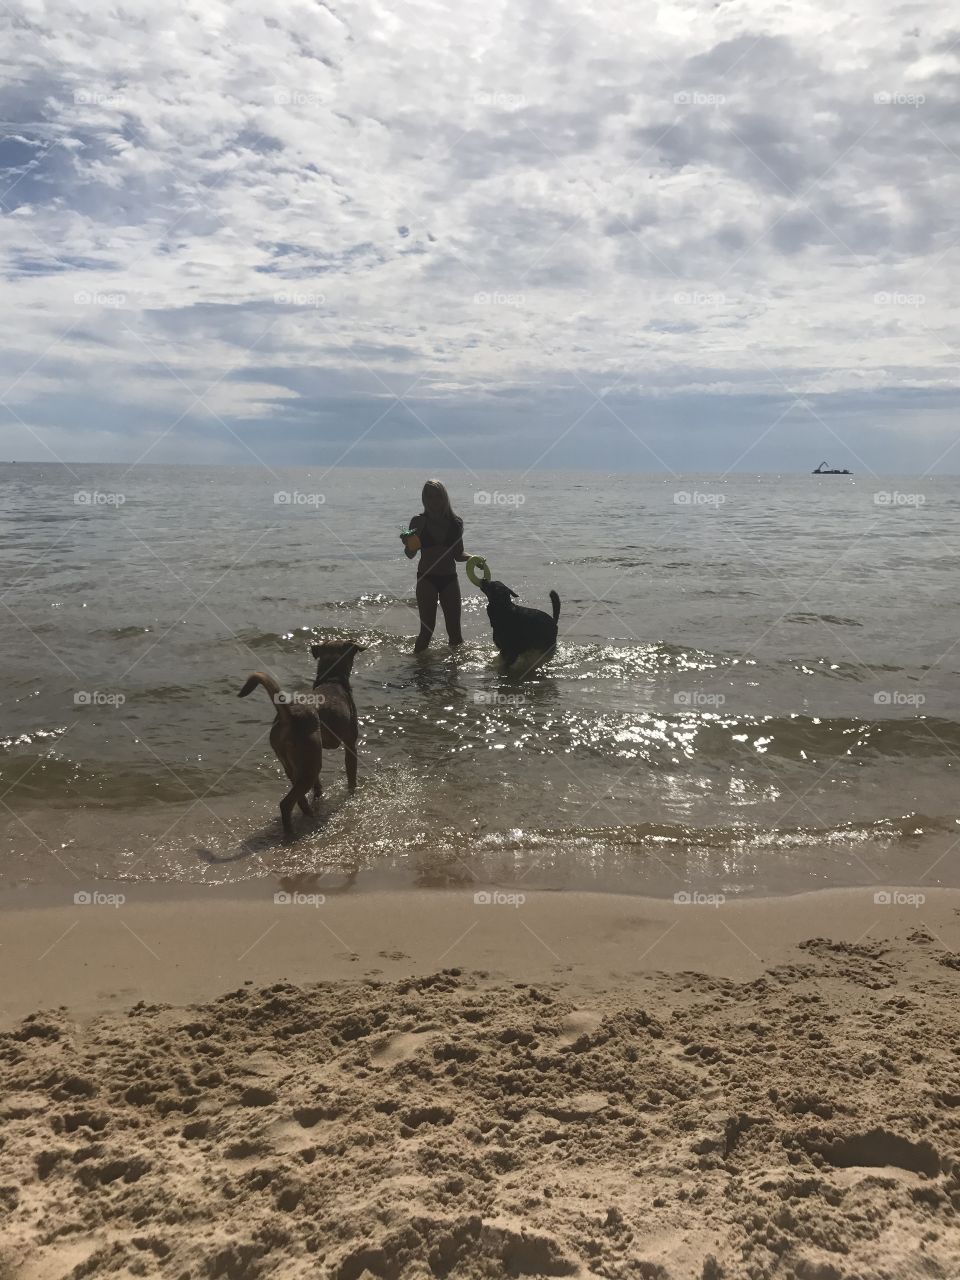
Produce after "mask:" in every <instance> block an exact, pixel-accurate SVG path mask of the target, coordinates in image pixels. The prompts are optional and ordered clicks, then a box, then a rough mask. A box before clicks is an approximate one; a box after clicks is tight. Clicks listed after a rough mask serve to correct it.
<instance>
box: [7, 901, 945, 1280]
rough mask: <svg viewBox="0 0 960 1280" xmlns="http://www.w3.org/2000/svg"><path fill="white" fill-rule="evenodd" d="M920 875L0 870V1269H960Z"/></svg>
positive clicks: (937, 967) (670, 1272)
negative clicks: (151, 885) (742, 880)
mask: <svg viewBox="0 0 960 1280" xmlns="http://www.w3.org/2000/svg"><path fill="white" fill-rule="evenodd" d="M924 892H925V893H926V895H927V897H926V902H925V903H924V904H923V905H922V906H919V907H916V906H910V905H900V906H898V905H889V906H887V905H876V904H875V903H874V901H873V894H872V892H866V891H863V892H861V891H845V892H843V893H831V894H818V895H805V896H803V897H799V898H790V899H776V900H769V901H755V902H745V903H728V904H726V905H724V906H722V907H720V908H716V909H714V908H710V907H693V906H688V907H678V906H675V905H674V904H672V903H664V902H652V901H650V900H644V899H631V898H623V897H605V896H601V895H595V896H591V895H559V894H554V895H551V894H536V895H530V896H529V897H528V900H527V901H526V902H525V903H524V904H523V905H522V906H521V907H518V908H513V907H508V906H499V907H498V906H494V905H490V906H477V905H475V904H474V903H473V901H472V897H469V896H468V895H460V894H454V893H449V894H427V893H410V894H401V895H389V896H388V895H378V894H359V895H357V894H355V895H345V896H343V897H339V898H337V897H328V899H327V902H326V903H325V904H324V905H323V906H322V907H319V908H310V907H307V906H302V907H295V906H293V905H292V904H291V905H284V906H280V907H274V906H273V904H272V903H263V902H257V901H252V900H251V901H238V902H233V901H223V900H219V899H218V900H210V899H208V900H202V899H192V900H189V901H186V900H185V901H181V902H167V903H150V902H141V903H126V904H124V905H123V906H122V907H120V908H118V909H112V908H107V907H103V908H96V907H93V906H90V907H79V908H73V907H69V908H63V907H57V908H54V907H37V908H24V907H22V906H11V905H9V904H8V905H7V906H6V907H5V908H4V909H2V910H0V927H2V939H0V940H2V946H0V976H2V979H3V995H2V997H0V999H2V1003H3V1004H4V1006H5V1014H4V1017H5V1025H6V1028H7V1029H6V1030H5V1032H4V1033H3V1034H2V1036H0V1111H2V1123H0V1213H2V1214H3V1219H4V1222H3V1229H2V1236H0V1239H2V1245H0V1277H3V1278H4V1280H9V1278H10V1277H16V1278H17V1280H53V1278H54V1277H67V1276H71V1277H78V1278H79V1277H106V1276H128V1275H142V1276H164V1277H177V1278H180V1280H190V1278H192V1277H208V1276H209V1277H227V1278H228V1280H247V1278H248V1277H249V1278H251V1280H252V1278H253V1277H267V1276H277V1277H284V1278H286V1277H291V1278H296V1277H300V1276H319V1277H331V1278H335V1280H370V1278H371V1277H377V1278H382V1280H394V1278H398V1280H399V1278H401V1277H408V1276H409V1277H416V1278H419V1280H426V1278H427V1277H433V1276H464V1277H481V1276H482V1277H487V1276H489V1277H497V1276H504V1275H526V1276H606V1277H653V1278H656V1277H663V1278H664V1280H665V1278H667V1277H671V1278H682V1280H691V1278H692V1280H717V1278H718V1277H727V1278H731V1280H732V1278H738V1277H751V1278H759V1277H767V1276H772V1277H795V1278H796V1280H838V1278H840V1277H842V1278H843V1280H853V1278H854V1277H859V1278H860V1280H880V1278H881V1277H882V1278H884V1280H909V1278H910V1277H917V1278H918V1280H919V1277H924V1278H930V1277H944V1278H951V1280H957V1277H960V1219H958V1212H960V1036H958V1032H960V1006H958V1000H957V996H958V987H960V957H958V955H957V953H956V947H957V944H958V939H960V893H958V892H956V891H949V890H925V891H924ZM227 988H232V989H230V990H228V991H227V994H222V992H223V991H224V990H225V989H227ZM187 1001H193V1002H195V1003H193V1004H192V1005H187V1004H186V1003H185V1002H187ZM58 1005H60V1006H64V1007H62V1008H57V1007H56V1006H58ZM24 1015H26V1016H24Z"/></svg>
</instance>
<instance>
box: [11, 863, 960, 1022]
mask: <svg viewBox="0 0 960 1280" xmlns="http://www.w3.org/2000/svg"><path fill="white" fill-rule="evenodd" d="M301 884H302V882H301ZM128 888H129V886H128ZM171 888H173V889H175V890H176V889H177V887H176V886H163V888H162V890H158V889H156V888H155V887H154V888H153V890H152V892H147V893H144V894H142V896H141V895H138V897H137V898H132V897H127V899H126V901H123V902H116V901H113V900H112V895H124V896H125V891H124V888H123V886H122V885H116V886H113V885H109V886H105V887H104V888H103V889H98V890H96V892H97V893H99V894H100V895H101V897H100V899H99V900H98V901H96V902H89V903H86V904H78V905H74V904H70V905H64V904H63V902H62V899H61V900H59V901H55V900H53V899H51V897H50V895H49V894H48V893H47V892H45V891H42V892H34V893H30V894H29V895H28V898H27V899H24V898H23V897H21V896H20V894H21V892H22V891H19V890H14V891H9V890H8V891H5V892H4V893H2V894H0V983H2V985H3V989H4V998H3V999H2V1001H0V1006H2V1007H0V1027H8V1026H10V1025H12V1023H13V1022H15V1021H16V1020H17V1019H19V1018H22V1017H24V1016H26V1015H27V1014H30V1013H32V1012H35V1011H36V1010H37V1009H41V1008H55V1007H58V1006H66V1007H67V1008H68V1009H70V1010H71V1011H72V1012H73V1013H74V1014H75V1015H77V1016H79V1017H81V1018H89V1017H94V1016H96V1015H97V1014H98V1013H101V1012H105V1011H116V1010H118V1009H124V1008H128V1007H129V1006H131V1005H133V1004H135V1003H137V1002H138V1001H140V1000H146V1001H148V1002H152V1001H162V1002H164V1003H170V1004H174V1005H184V1004H187V1003H190V1002H194V1001H199V1000H205V999H212V998H216V997H218V996H219V995H221V994H222V992H223V991H225V990H227V989H229V988H231V987H237V986H239V985H241V984H243V983H253V984H256V985H266V984H269V983H270V982H274V981H288V982H297V983H310V982H318V981H345V980H355V979H361V980H363V979H371V980H377V981H380V980H390V981H397V980H400V979H403V978H408V977H411V976H413V977H419V976H423V975H424V974H426V973H430V972H434V971H436V970H437V969H440V968H443V967H456V968H460V969H464V970H470V971H472V972H477V971H479V972H482V973H484V974H485V975H488V976H489V977H490V978H491V979H495V980H498V981H562V982H564V983H566V984H568V985H571V986H572V987H576V988H578V989H583V990H587V989H597V988H601V987H604V988H610V989H624V988H629V987H630V986H631V985H632V984H636V983H637V982H639V981H641V980H652V979H655V978H656V975H658V974H675V973H679V972H697V973H701V974H704V975H707V976H710V977H716V978H722V979H724V980H729V981H738V982H742V981H749V980H751V979H753V978H756V977H757V976H758V975H759V974H761V973H762V972H763V971H764V970H765V969H767V968H769V967H771V966H776V965H778V964H782V963H785V962H787V960H788V959H789V958H790V956H791V955H792V954H793V953H794V951H795V949H796V947H797V946H798V945H799V944H800V943H802V942H804V941H806V940H809V939H811V938H818V937H825V936H826V937H829V938H830V939H831V940H832V941H833V942H835V943H838V944H841V943H842V944H844V945H858V944H860V943H862V942H864V941H865V940H869V941H870V942H871V943H875V942H877V941H880V940H883V939H886V938H896V937H901V936H906V935H908V934H909V933H911V932H913V931H916V930H918V929H920V928H922V929H924V930H926V931H928V932H929V933H930V935H931V938H932V939H933V945H935V946H937V947H939V948H940V949H942V951H943V952H944V953H945V954H946V953H955V952H956V951H957V950H958V949H960V889H947V888H935V889H931V888H930V887H929V886H919V887H917V888H915V889H910V888H906V887H898V888H896V889H887V888H883V889H877V888H875V887H873V888H870V889H824V890H818V891H814V892H806V893H798V894H794V895H789V896H786V895H785V896H778V897H767V898H742V899H734V898H728V899H726V900H725V901H723V902H722V903H719V904H717V903H711V902H710V901H709V895H706V897H707V898H708V901H706V902H692V903H686V904H678V903H676V902H674V901H671V900H669V899H662V898H651V897H643V896H640V895H627V894H609V893H580V892H572V891H550V890H534V891H527V892H526V893H524V892H522V891H518V890H517V889H516V888H515V887H514V886H510V885H508V886H507V887H506V888H504V889H494V888H487V887H484V888H483V889H479V888H476V887H474V886H471V888H470V889H469V890H455V889H405V890H399V891H389V892H386V891H382V890H376V889H370V890H365V891H363V892H354V891H353V890H349V889H347V890H341V891H340V892H337V891H336V890H335V889H331V887H330V886H326V888H325V889H324V888H323V886H320V885H316V884H315V885H313V886H311V887H310V888H309V889H305V888H302V887H300V888H298V887H295V886H293V885H291V886H290V887H289V889H281V888H274V889H272V890H271V892H270V893H269V895H268V894H266V893H264V892H263V891H262V889H260V890H258V891H257V892H256V893H255V892H253V891H252V890H251V889H250V888H249V887H245V886H237V885H228V886H217V887H215V888H214V887H211V888H208V889H201V890H199V891H198V890H197V887H196V886H183V887H180V888H179V891H175V892H173V893H171V892H169V890H170V889H171ZM238 889H239V890H240V892H238ZM475 893H481V894H482V893H487V894H489V895H490V897H491V899H492V900H491V901H489V902H482V903H478V902H476V901H475V900H474V894H475ZM878 893H880V894H884V893H886V894H888V895H889V897H890V899H891V900H890V901H887V902H877V901H876V900H875V895H876V894H878ZM274 894H277V895H278V896H279V897H280V898H281V899H282V898H285V900H279V901H278V900H275V899H274ZM298 895H299V896H298ZM702 896H703V895H702ZM517 898H519V899H522V901H514V899H517ZM321 899H322V901H321Z"/></svg>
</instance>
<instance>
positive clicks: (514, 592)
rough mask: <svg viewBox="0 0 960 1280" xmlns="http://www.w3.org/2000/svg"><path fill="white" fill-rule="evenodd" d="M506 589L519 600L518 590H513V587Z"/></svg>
mask: <svg viewBox="0 0 960 1280" xmlns="http://www.w3.org/2000/svg"><path fill="white" fill-rule="evenodd" d="M507 590H508V591H509V592H510V594H511V595H512V596H513V598H514V600H519V599H520V592H519V591H514V589H513V587H507Z"/></svg>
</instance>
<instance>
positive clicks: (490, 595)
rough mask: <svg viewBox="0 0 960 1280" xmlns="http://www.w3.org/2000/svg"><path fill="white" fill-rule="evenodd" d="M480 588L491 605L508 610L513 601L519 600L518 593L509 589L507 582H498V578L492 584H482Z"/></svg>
mask: <svg viewBox="0 0 960 1280" xmlns="http://www.w3.org/2000/svg"><path fill="white" fill-rule="evenodd" d="M479 587H480V590H481V591H482V592H483V594H484V595H485V596H486V597H487V600H488V601H489V603H490V604H492V605H499V606H500V608H507V607H508V606H509V604H510V601H511V600H518V599H519V596H518V595H517V593H516V591H514V590H513V589H512V588H511V587H508V586H507V584H506V583H505V582H497V580H496V578H493V579H492V580H491V581H490V582H480V583H479Z"/></svg>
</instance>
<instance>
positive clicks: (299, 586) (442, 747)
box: [0, 464, 960, 895]
mask: <svg viewBox="0 0 960 1280" xmlns="http://www.w3.org/2000/svg"><path fill="white" fill-rule="evenodd" d="M424 478H425V477H424V476H422V475H421V474H420V473H418V472H413V471H402V470H392V471H387V470H383V471H370V470H367V471H362V470H350V469H343V468H338V469H335V470H330V471H324V470H322V469H319V468H318V469H315V470H312V471H311V470H305V469H290V470H277V471H273V472H271V471H268V470H266V469H264V468H262V467H257V466H250V467H235V468H227V467H171V466H150V465H144V464H141V465H137V466H135V467H133V468H132V469H128V468H127V467H125V466H122V465H118V466H93V465H76V466H73V467H71V468H65V467H63V466H61V465H49V466H48V465H41V464H16V465H2V466H0V495H2V504H0V505H2V511H0V562H2V565H3V580H2V582H0V836H2V839H0V882H2V884H3V885H5V886H7V887H11V886H24V885H42V884H58V885H59V884H63V885H65V886H71V887H74V888H76V889H84V888H87V889H89V888H91V887H95V886H96V884H97V883H100V882H102V881H116V880H118V879H119V880H125V881H127V882H128V883H130V884H132V883H133V882H141V883H144V882H160V883H164V884H170V883H172V882H177V883H180V884H183V883H200V882H202V883H224V882H240V881H248V880H253V879H256V878H260V879H264V878H266V880H267V883H273V882H275V881H276V879H277V877H285V881H284V882H285V883H292V882H295V883H298V884H301V885H305V886H309V885H314V886H321V887H322V886H329V887H330V888H333V887H335V886H340V887H344V886H350V885H357V886H363V885H388V884H390V885H419V886H430V885H437V886H452V885H459V886H471V885H481V886H482V885H490V884H493V885H502V886H510V887H512V888H513V889H514V890H515V891H516V890H518V889H519V888H522V887H523V886H529V887H530V888H531V889H532V888H539V889H543V888H556V889H562V888H568V887H578V888H595V889H608V890H614V891H622V892H636V893H650V894H656V895H672V894H674V893H677V892H689V893H691V894H697V893H702V894H711V893H713V894H717V893H723V894H726V895H734V894H741V895H742V894H761V893H783V892H794V891H799V890H805V889H813V888H818V887H827V886H839V885H865V886H874V887H875V888H877V890H878V891H880V890H882V889H883V888H884V887H885V886H889V885H897V884H899V885H905V884H911V885H931V886H933V885H953V886H957V885H960V851H958V841H960V789H958V785H957V784H958V762H960V678H958V668H960V604H958V588H960V577H958V573H957V556H958V552H960V492H958V485H957V481H956V480H955V479H954V478H952V477H938V478H935V479H923V480H918V479H915V478H914V479H910V478H887V477H885V478H883V479H875V478H873V477H864V476H812V475H745V474H737V475H729V476H725V477H720V476H709V475H685V476H681V477H673V476H670V475H666V474H658V475H636V474H634V475H630V474H627V475H623V474H621V475H604V474H586V473H584V474H576V473H570V472H539V473H535V474H531V475H529V476H520V475H510V474H504V473H492V472H491V473H483V474H481V475H479V476H474V475H471V474H469V473H466V472H446V473H442V478H443V479H444V480H445V481H446V482H447V484H448V487H449V489H450V491H451V495H452V497H453V500H454V505H455V507H456V508H457V509H458V510H459V512H460V513H461V514H462V516H463V518H464V520H465V522H466V546H467V549H468V550H469V551H471V552H477V553H482V554H484V555H485V556H486V557H487V559H488V560H489V562H490V564H491V566H492V569H493V574H494V576H495V577H497V578H500V579H501V580H503V581H504V582H506V583H507V584H508V585H510V586H511V587H513V588H514V589H515V590H517V591H518V592H519V593H520V596H521V599H522V603H524V604H527V605H532V606H536V607H540V608H547V609H549V607H550V606H549V600H548V594H547V593H548V591H549V590H550V589H551V588H555V589H556V590H557V591H558V592H559V594H560V596H561V599H562V602H563V603H562V613H561V618H560V633H561V642H560V645H559V649H558V652H557V655H556V657H555V659H554V660H553V661H552V662H551V663H550V664H549V665H548V666H546V667H544V668H542V669H541V670H539V671H538V672H537V673H536V674H535V675H534V676H532V677H530V678H528V679H524V680H518V679H515V678H514V677H512V676H511V675H510V674H509V673H504V672H503V671H501V670H500V669H499V666H498V663H497V661H496V655H495V651H494V649H493V647H492V643H491V638H490V628H489V625H488V622H487V619H486V615H485V612H484V608H483V604H484V602H483V600H482V597H481V596H480V593H479V592H478V591H477V590H476V589H474V588H473V587H471V586H470V585H469V583H467V582H466V580H465V579H463V595H464V634H465V637H466V644H465V645H464V646H463V647H462V648H461V649H459V650H456V651H451V650H450V649H448V647H447V646H446V644H445V637H444V636H443V635H442V633H441V635H440V636H439V637H438V638H437V639H436V640H435V642H434V646H433V647H432V648H431V649H430V650H429V651H428V652H427V653H426V654H424V655H421V656H417V657H415V656H414V655H413V653H412V651H411V650H412V637H413V636H414V635H415V633H416V631H417V617H416V609H415V601H414V581H415V566H414V565H413V564H412V563H410V562H408V561H407V560H406V559H405V558H404V557H403V554H402V548H401V543H400V540H399V537H398V533H399V531H400V529H401V528H402V527H404V526H405V525H406V524H407V522H408V521H409V518H410V517H411V516H412V515H413V514H414V513H415V512H417V511H418V510H419V507H420V503H419V491H420V487H421V484H422V481H423V479H424ZM278 495H279V497H278ZM461 576H462V574H461ZM321 637H343V638H351V639H355V640H356V641H358V643H361V644H363V645H365V646H366V648H365V650H364V652H363V653H361V654H360V656H359V657H358V659H357V662H356V666H355V669H354V680H353V688H354V693H355V697H356V701H357V705H358V707H359V712H360V725H361V734H362V739H361V748H360V751H361V762H360V786H359V788H358V790H357V791H356V793H355V794H354V795H352V796H350V795H348V794H347V792H346V788H345V782H344V774H343V759H342V753H338V752H332V753H327V755H326V756H325V765H324V791H325V794H324V800H323V804H322V808H321V811H320V814H319V816H318V818H317V821H316V822H314V823H309V822H307V820H305V819H304V818H303V817H302V816H298V818H297V820H296V821H297V824H298V825H297V832H298V836H297V839H296V840H295V841H294V842H293V843H290V844H284V843H283V842H282V841H281V838H280V829H279V820H278V809H277V804H278V801H279V799H280V796H281V795H282V794H283V792H284V790H285V784H284V779H283V778H282V775H281V773H280V769H279V766H278V764H277V762H276V760H275V759H274V757H273V755H272V752H271V750H270V747H269V743H268V741H267V734H268V732H269V727H270V723H271V720H272V716H273V712H272V709H271V707H270V706H269V703H268V699H267V697H266V695H265V694H264V693H263V691H262V690H257V691H256V693H255V695H253V696H251V697H249V698H247V699H245V700H243V701H242V702H241V701H238V699H237V696H236V695H237V692H238V690H239V688H240V686H241V685H242V684H243V681H244V679H245V677H246V675H247V674H248V672H250V671H253V670H258V669H260V670H265V671H270V672H273V673H274V674H275V675H276V676H277V678H278V679H279V680H280V682H281V684H282V685H283V686H284V687H285V688H286V689H288V690H289V691H291V692H294V691H297V690H307V689H309V687H310V683H311V679H312V675H313V664H312V660H311V658H310V655H309V645H310V644H311V643H312V642H314V641H316V640H317V639H319V638H321Z"/></svg>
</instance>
